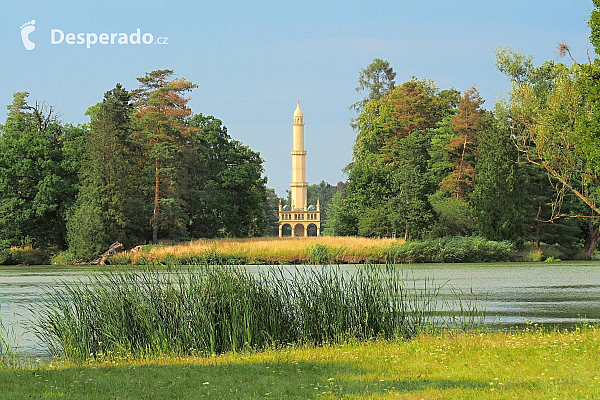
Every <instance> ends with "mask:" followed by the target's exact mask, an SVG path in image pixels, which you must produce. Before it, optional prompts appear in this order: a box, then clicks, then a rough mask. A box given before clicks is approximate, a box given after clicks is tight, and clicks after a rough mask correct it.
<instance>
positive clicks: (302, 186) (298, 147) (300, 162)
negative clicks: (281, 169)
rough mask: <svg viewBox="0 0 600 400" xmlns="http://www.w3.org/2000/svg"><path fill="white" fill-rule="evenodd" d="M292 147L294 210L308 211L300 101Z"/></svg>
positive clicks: (294, 125)
mask: <svg viewBox="0 0 600 400" xmlns="http://www.w3.org/2000/svg"><path fill="white" fill-rule="evenodd" d="M293 138H294V144H293V147H292V149H293V150H292V182H291V183H290V187H291V188H292V209H293V210H294V211H306V208H307V207H308V204H307V195H306V190H307V188H308V182H306V150H304V114H302V110H301V109H300V100H298V105H297V106H296V111H294V122H293Z"/></svg>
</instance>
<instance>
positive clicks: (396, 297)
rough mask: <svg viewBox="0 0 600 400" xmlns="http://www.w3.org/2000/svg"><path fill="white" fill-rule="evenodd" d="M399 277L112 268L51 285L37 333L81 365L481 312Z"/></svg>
mask: <svg viewBox="0 0 600 400" xmlns="http://www.w3.org/2000/svg"><path fill="white" fill-rule="evenodd" d="M403 274H404V273H403V272H402V270H401V269H400V268H395V267H393V266H368V267H367V266H365V267H363V268H359V269H358V270H357V271H356V273H348V272H343V271H341V270H340V269H339V268H338V267H322V268H296V269H294V270H292V271H291V272H290V270H289V269H283V268H271V269H269V270H268V271H266V272H264V273H257V274H256V273H255V274H252V273H249V272H248V271H247V270H246V269H244V268H242V267H233V266H225V267H223V266H209V265H205V266H201V267H197V268H194V269H190V270H185V271H184V270H177V271H171V272H167V271H165V270H162V271H159V270H156V269H144V270H140V271H125V272H112V273H106V274H104V275H101V276H97V277H95V278H93V280H92V282H91V283H90V282H80V284H70V285H66V284H65V285H61V286H58V287H53V288H50V289H49V291H48V294H47V299H46V303H45V306H44V307H43V308H42V310H41V312H40V322H39V325H38V328H37V329H36V334H37V335H38V337H39V338H40V339H41V340H42V341H43V342H44V343H45V344H46V345H47V346H48V349H49V350H50V352H51V353H52V354H53V355H54V356H63V357H67V358H71V359H76V360H84V359H87V358H90V357H103V356H104V355H107V354H109V355H110V354H120V355H121V356H123V355H126V356H131V357H139V356H151V355H161V354H183V355H190V354H191V355H195V354H199V355H203V354H220V353H224V352H229V351H234V352H238V351H245V350H264V349H267V348H282V347H287V346H294V345H307V344H308V345H322V344H325V343H329V344H331V343H339V342H344V341H348V340H358V341H368V340H372V339H375V338H382V339H390V338H403V339H409V338H412V337H414V336H415V335H417V334H418V333H420V332H423V331H424V330H428V329H436V328H442V327H449V326H451V325H452V326H458V325H457V324H456V321H458V320H461V321H464V320H468V319H469V318H472V316H473V315H480V312H479V311H478V310H477V309H476V307H473V308H471V309H469V310H462V315H458V316H454V317H449V318H446V319H441V318H440V317H439V314H436V310H438V309H439V308H440V307H439V306H440V304H438V294H439V290H440V287H438V286H435V285H433V284H432V283H431V282H430V283H429V284H428V285H427V286H425V287H424V288H421V289H418V288H416V287H408V286H407V285H406V281H405V280H404V275H403Z"/></svg>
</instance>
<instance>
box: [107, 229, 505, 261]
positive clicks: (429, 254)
mask: <svg viewBox="0 0 600 400" xmlns="http://www.w3.org/2000/svg"><path fill="white" fill-rule="evenodd" d="M513 253H514V247H513V246H512V245H511V244H510V243H508V242H495V241H490V240H486V239H484V238H481V237H445V238H439V239H430V240H425V241H411V242H405V241H404V240H401V239H370V238H360V237H326V236H321V237H308V238H297V237H288V238H256V239H214V240H197V241H192V242H186V243H182V244H178V245H171V246H168V245H147V246H143V247H141V249H137V250H136V251H127V252H123V253H120V254H118V255H115V256H113V257H111V258H110V259H109V262H110V263H112V264H122V265H124V264H138V265H144V264H154V263H157V262H158V263H164V264H171V265H195V264H204V263H208V264H247V265H248V264H250V265H263V264H358V263H365V262H370V263H386V262H387V263H410V262H488V261H508V260H509V259H510V258H511V256H512V255H513Z"/></svg>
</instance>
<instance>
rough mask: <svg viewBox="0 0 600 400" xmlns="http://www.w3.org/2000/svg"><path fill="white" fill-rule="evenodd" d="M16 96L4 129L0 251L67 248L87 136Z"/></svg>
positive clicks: (0, 140)
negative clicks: (67, 237)
mask: <svg viewBox="0 0 600 400" xmlns="http://www.w3.org/2000/svg"><path fill="white" fill-rule="evenodd" d="M27 96H28V93H27V92H18V93H15V94H14V101H13V103H12V104H11V105H10V106H9V107H8V109H9V114H8V117H7V120H6V123H5V124H4V125H3V126H2V127H1V128H0V131H1V135H0V246H1V247H4V248H8V247H11V246H34V247H36V248H45V247H58V248H64V247H65V237H66V220H67V216H68V215H69V213H70V210H71V207H72V205H73V203H74V201H75V196H76V193H77V185H78V178H77V171H78V168H79V159H80V158H81V154H82V152H83V148H84V147H83V146H84V143H85V138H86V136H87V132H86V130H85V129H84V128H83V127H76V126H72V125H65V124H62V123H61V122H60V121H58V119H57V118H56V115H55V111H54V107H50V106H47V105H46V104H44V103H41V104H40V103H36V104H35V105H34V106H30V105H29V104H28V103H27Z"/></svg>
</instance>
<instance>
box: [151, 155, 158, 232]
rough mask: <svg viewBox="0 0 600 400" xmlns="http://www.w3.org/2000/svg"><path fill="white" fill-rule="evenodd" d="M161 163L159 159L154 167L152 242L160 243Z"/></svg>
mask: <svg viewBox="0 0 600 400" xmlns="http://www.w3.org/2000/svg"><path fill="white" fill-rule="evenodd" d="M159 171H160V163H159V161H158V159H157V160H156V162H155V165H154V211H153V213H152V242H153V243H154V244H157V243H158V211H159V210H158V201H159V200H160V177H159Z"/></svg>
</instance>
